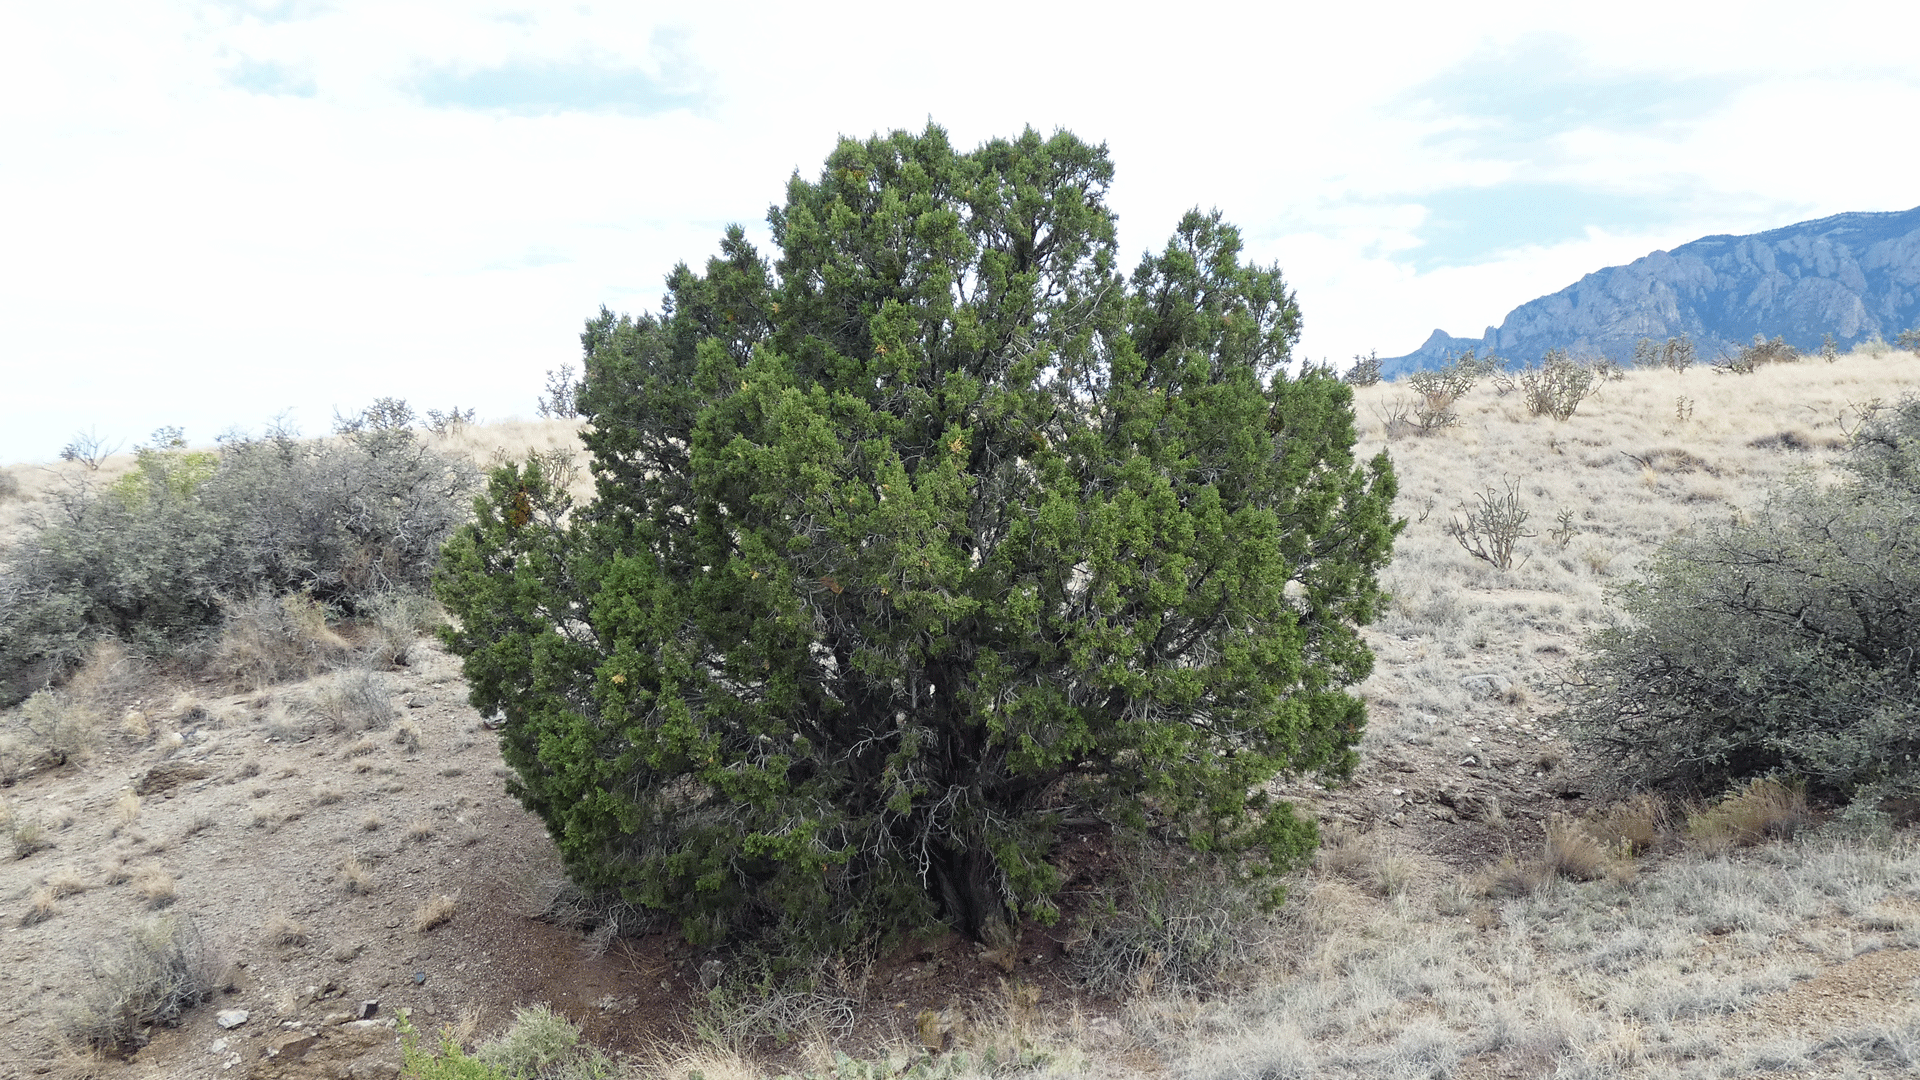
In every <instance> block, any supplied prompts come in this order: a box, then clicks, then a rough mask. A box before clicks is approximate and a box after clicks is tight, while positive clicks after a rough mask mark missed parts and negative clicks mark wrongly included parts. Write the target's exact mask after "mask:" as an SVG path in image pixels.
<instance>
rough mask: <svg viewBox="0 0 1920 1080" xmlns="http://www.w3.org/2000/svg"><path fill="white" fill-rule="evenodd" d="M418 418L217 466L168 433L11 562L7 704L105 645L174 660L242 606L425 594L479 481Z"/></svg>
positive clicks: (0, 591) (259, 448) (225, 458)
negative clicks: (99, 643)
mask: <svg viewBox="0 0 1920 1080" xmlns="http://www.w3.org/2000/svg"><path fill="white" fill-rule="evenodd" d="M410 419H411V413H410V412H409V411H407V410H406V407H405V404H404V403H402V402H396V401H392V400H386V401H383V402H381V403H380V404H378V405H376V406H375V407H374V408H372V409H369V410H367V411H366V412H364V413H361V414H359V415H357V416H355V417H352V418H348V419H345V420H343V421H342V422H341V423H340V425H339V427H340V429H341V434H342V436H343V437H342V438H340V439H338V440H335V441H312V440H302V439H297V438H295V437H293V435H292V434H290V433H287V432H278V433H274V434H270V435H268V436H266V437H264V438H259V439H238V440H232V441H229V442H228V443H226V444H225V445H224V446H222V447H221V448H220V449H219V451H218V452H209V451H190V450H187V449H185V446H184V442H183V441H182V440H181V439H180V438H179V433H178V431H177V430H171V429H163V430H162V431H161V432H159V433H157V436H158V437H156V438H155V439H154V443H155V445H153V446H151V447H144V448H142V449H141V450H140V452H139V455H138V466H137V467H136V468H135V469H134V471H132V472H130V473H128V474H126V475H124V476H122V477H120V478H119V479H117V480H115V481H114V482H112V483H111V484H108V485H106V486H105V487H104V488H80V489H76V490H74V491H71V492H69V493H67V495H66V497H65V498H64V499H63V500H62V502H61V506H60V516H59V517H58V518H56V519H55V520H54V521H52V522H51V523H49V524H48V525H47V526H46V527H44V528H41V529H39V530H37V531H35V532H34V533H32V534H30V535H29V536H28V537H27V538H26V539H25V540H24V541H23V542H22V543H21V544H19V545H18V546H17V547H16V548H14V549H12V550H9V551H6V552H4V553H0V559H3V560H4V563H3V564H0V703H6V702H10V701H13V700H17V699H18V698H19V697H21V696H24V695H25V694H26V693H29V692H31V691H33V690H34V689H36V688H38V687H39V686H41V685H44V684H45V683H46V682H48V681H50V680H53V679H56V678H58V677H59V676H60V675H61V674H62V673H63V672H65V671H67V670H69V669H70V668H71V667H72V666H73V665H74V664H76V663H78V662H79V660H80V659H81V658H82V657H84V656H85V655H86V653H87V651H88V650H89V648H90V647H91V643H92V642H93V641H94V640H95V639H97V638H100V637H106V636H111V637H115V638H118V639H119V640H121V641H122V642H124V643H125V644H127V645H128V646H129V647H130V648H133V649H135V650H137V651H139V652H142V653H146V654H148V655H168V654H171V653H174V652H177V651H179V650H180V649H181V648H183V647H185V646H187V645H190V644H193V643H195V642H197V641H199V640H200V639H202V638H204V637H205V636H206V633H207V632H208V631H209V630H210V629H211V628H213V627H214V626H217V625H218V624H219V622H220V621H221V619H222V617H223V614H224V612H225V610H226V606H227V605H228V604H229V603H230V602H232V601H234V600H236V599H248V598H252V597H255V596H258V595H260V594H271V595H284V594H290V593H306V594H308V595H310V596H311V597H313V598H314V599H316V600H318V601H319V602H321V603H323V604H328V605H333V606H335V607H339V608H344V609H348V610H353V609H355V608H356V607H364V606H366V605H368V604H369V603H370V602H371V601H373V600H374V599H375V598H376V597H379V596H381V595H383V594H385V593H388V592H390V591H392V590H394V589H400V588H422V587H424V586H425V585H426V584H427V579H428V576H429V574H430V573H431V572H432V569H433V566H434V565H435V563H437V562H438V560H439V554H440V547H441V545H442V544H443V543H445V541H446V538H447V536H448V535H449V534H450V533H451V532H452V531H453V529H454V527H455V526H457V525H458V524H460V522H461V521H463V520H464V519H465V516H466V506H465V503H466V501H467V497H468V495H469V493H470V492H471V490H472V487H473V479H472V470H471V468H470V467H468V466H466V465H465V464H463V463H460V462H456V461H453V460H450V459H448V458H446V457H444V456H443V455H441V454H438V453H436V452H434V451H433V450H432V449H431V448H430V447H428V446H427V445H426V443H425V442H423V441H422V440H420V439H419V438H417V437H416V436H415V435H414V433H413V432H412V430H411V429H410V428H409V427H408V422H409V421H410Z"/></svg>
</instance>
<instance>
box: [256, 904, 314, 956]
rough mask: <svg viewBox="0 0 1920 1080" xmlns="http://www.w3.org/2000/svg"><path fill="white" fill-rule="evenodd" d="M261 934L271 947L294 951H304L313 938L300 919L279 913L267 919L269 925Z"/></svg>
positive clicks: (263, 928) (262, 929)
mask: <svg viewBox="0 0 1920 1080" xmlns="http://www.w3.org/2000/svg"><path fill="white" fill-rule="evenodd" d="M261 934H262V936H263V937H265V938H266V940H267V943H268V944H270V945H283V946H286V947H287V948H292V949H303V948H305V947H306V945H307V942H309V941H310V940H312V938H311V937H310V936H309V935H308V933H307V928H306V927H305V926H302V925H301V924H300V921H299V920H298V919H295V918H294V917H293V916H291V915H288V914H286V913H285V912H277V913H275V914H274V915H272V916H270V917H269V918H268V919H267V925H266V926H264V927H262V928H261Z"/></svg>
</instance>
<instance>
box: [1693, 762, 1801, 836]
mask: <svg viewBox="0 0 1920 1080" xmlns="http://www.w3.org/2000/svg"><path fill="white" fill-rule="evenodd" d="M1812 821H1813V812H1812V811H1811V810H1810V809H1809V808H1808V807H1807V792H1806V788H1805V787H1803V786H1801V785H1800V784H1798V783H1793V782H1788V781H1782V780H1775V779H1773V778H1771V777H1762V778H1761V779H1758V780H1755V781H1753V782H1751V783H1749V784H1748V785H1747V786H1746V787H1744V788H1740V789H1739V790H1736V791H1734V792H1733V793H1732V794H1729V795H1728V796H1727V797H1726V798H1724V799H1721V800H1720V801H1719V802H1717V803H1715V804H1714V805H1712V806H1710V807H1708V808H1706V809H1704V810H1701V811H1698V812H1697V813H1694V814H1690V815H1688V817H1687V836H1688V837H1689V838H1690V839H1692V840H1693V841H1694V842H1695V843H1697V844H1699V845H1701V846H1702V847H1705V848H1707V849H1713V848H1720V847H1751V846H1752V845H1754V844H1758V843H1760V842H1762V841H1764V840H1784V839H1788V838H1790V837H1792V836H1793V835H1794V834H1795V833H1797V832H1799V831H1800V830H1801V829H1803V828H1805V827H1806V826H1807V825H1809V824H1811V823H1812Z"/></svg>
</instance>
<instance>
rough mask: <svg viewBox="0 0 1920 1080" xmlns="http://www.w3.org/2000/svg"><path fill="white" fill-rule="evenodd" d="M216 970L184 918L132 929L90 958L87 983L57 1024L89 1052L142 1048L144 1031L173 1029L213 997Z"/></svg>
mask: <svg viewBox="0 0 1920 1080" xmlns="http://www.w3.org/2000/svg"><path fill="white" fill-rule="evenodd" d="M216 966H217V965H215V964H214V963H213V961H212V959H211V957H209V955H208V954H207V951H206V949H205V947H204V945H203V944H202V942H201V939H200V933H199V931H198V930H197V929H196V928H195V927H194V924H193V922H192V920H190V919H187V918H185V917H183V916H172V917H168V918H161V919H155V920H153V921H151V922H147V923H142V924H139V925H136V926H134V927H133V928H132V929H131V930H130V931H129V932H128V934H127V937H126V938H125V939H124V940H122V941H121V942H120V943H119V945H118V946H117V947H115V948H113V949H112V950H110V951H107V952H104V953H101V954H99V955H97V956H95V957H94V960H93V963H92V970H91V976H92V978H91V983H90V985H89V986H88V987H87V988H86V989H85V990H84V991H83V992H82V993H81V995H80V998H79V1000H78V1001H77V1002H75V1003H74V1004H73V1005H72V1006H70V1007H69V1008H68V1009H67V1011H66V1013H65V1015H64V1016H63V1018H62V1024H61V1027H62V1030H63V1031H64V1032H65V1033H66V1035H67V1037H68V1038H70V1039H72V1040H73V1041H74V1042H76V1043H78V1044H79V1045H81V1046H84V1047H86V1048H88V1049H91V1050H99V1051H108V1052H118V1051H125V1050H130V1049H134V1048H136V1047H139V1046H143V1045H145V1044H146V1042H147V1037H148V1035H147V1033H148V1031H149V1029H151V1028H153V1027H155V1026H166V1027H174V1026H177V1025H178V1024H179V1023H180V1020H181V1018H182V1017H183V1016H184V1015H186V1012H187V1010H189V1009H191V1008H193V1007H194V1006H195V1005H197V1004H199V1003H200V1002H202V1001H204V1000H206V999H207V997H209V996H210V995H211V994H212V992H213V985H214V981H215V973H214V968H215V967H216Z"/></svg>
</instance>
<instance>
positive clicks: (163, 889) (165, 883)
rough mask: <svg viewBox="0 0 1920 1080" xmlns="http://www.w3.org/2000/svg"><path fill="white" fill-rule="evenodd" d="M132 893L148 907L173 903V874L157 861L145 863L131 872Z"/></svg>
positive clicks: (174, 891) (175, 887) (175, 889)
mask: <svg viewBox="0 0 1920 1080" xmlns="http://www.w3.org/2000/svg"><path fill="white" fill-rule="evenodd" d="M132 880H133V894H134V895H135V896H138V897H139V898H140V899H141V901H142V902H143V903H145V904H146V905H147V906H148V907H150V908H161V907H166V906H167V905H168V904H171V903H173V898H174V895H175V893H176V892H177V886H176V884H175V882H174V880H173V875H172V874H170V873H168V872H167V870H166V868H165V867H163V866H161V865H160V864H159V863H154V862H150V863H146V864H144V865H143V866H141V867H140V868H139V869H138V870H135V871H134V872H133V879H132Z"/></svg>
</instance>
